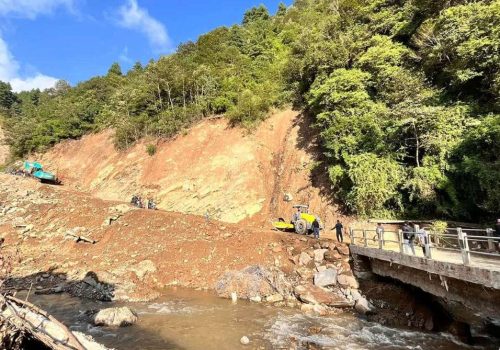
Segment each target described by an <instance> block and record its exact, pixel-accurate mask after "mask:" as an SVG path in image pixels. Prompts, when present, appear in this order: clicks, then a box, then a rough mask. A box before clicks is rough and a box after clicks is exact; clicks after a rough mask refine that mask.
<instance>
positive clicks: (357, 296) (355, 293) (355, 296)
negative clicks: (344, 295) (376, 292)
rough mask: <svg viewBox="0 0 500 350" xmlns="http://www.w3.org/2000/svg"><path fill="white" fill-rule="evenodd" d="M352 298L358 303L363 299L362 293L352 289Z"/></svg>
mask: <svg viewBox="0 0 500 350" xmlns="http://www.w3.org/2000/svg"><path fill="white" fill-rule="evenodd" d="M351 296H352V300H354V301H358V300H359V299H361V298H362V297H363V296H362V295H361V293H360V292H359V290H357V289H351Z"/></svg>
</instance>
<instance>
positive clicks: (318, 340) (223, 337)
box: [30, 288, 498, 350]
mask: <svg viewBox="0 0 500 350" xmlns="http://www.w3.org/2000/svg"><path fill="white" fill-rule="evenodd" d="M162 294H163V295H162V297H161V298H159V299H157V300H155V301H152V302H140V303H123V302H119V303H103V302H96V301H92V300H85V299H79V298H74V297H70V296H68V295H66V294H59V295H42V296H38V295H37V296H33V297H32V299H31V298H30V299H31V300H32V301H33V302H35V303H37V304H38V305H40V306H41V307H44V308H46V309H47V310H48V311H50V312H51V313H53V314H54V315H55V316H56V317H57V318H58V319H59V320H61V321H63V322H64V323H65V324H67V325H68V326H69V327H70V328H71V329H72V330H76V331H81V332H84V333H87V334H90V335H92V336H93V337H94V338H95V339H96V340H97V341H99V342H101V343H102V344H104V345H106V346H108V347H114V348H116V349H117V350H121V349H130V350H135V349H151V350H155V349H192V350H197V349H207V350H211V349H214V350H215V349H221V350H222V349H228V350H229V349H238V348H242V349H244V348H250V349H442V350H451V349H470V348H471V347H469V346H467V345H466V344H464V343H462V342H460V341H459V340H458V338H455V337H453V336H451V335H447V334H440V333H434V334H433V333H427V332H417V331H411V330H409V329H397V328H391V327H386V326H382V325H380V324H378V323H375V322H368V321H366V320H363V319H360V318H359V317H357V316H356V315H355V314H354V313H351V312H341V313H339V314H337V315H335V316H330V317H318V316H313V315H305V314H303V313H302V312H300V311H298V310H295V309H289V308H278V307H273V306H269V305H262V304H256V303H252V302H248V301H242V300H239V301H238V302H237V303H236V304H233V303H232V302H231V301H229V300H226V299H221V298H218V297H217V296H216V295H215V294H214V293H213V292H210V291H194V290H190V289H184V288H174V289H172V288H170V289H167V290H164V291H163V293H162ZM109 306H129V307H131V308H133V309H134V310H136V311H137V313H138V315H139V321H138V323H137V324H136V325H134V326H131V327H127V328H101V327H95V326H93V325H92V324H91V323H90V322H89V321H88V319H87V318H86V317H85V311H87V310H92V309H99V308H103V307H109ZM242 336H247V337H248V338H249V339H250V344H249V345H248V346H246V347H245V346H243V345H241V344H240V338H241V337H242ZM497 347H498V346H497ZM497 347H495V346H494V345H493V344H491V346H486V347H484V349H496V348H497Z"/></svg>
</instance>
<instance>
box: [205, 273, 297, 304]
mask: <svg viewBox="0 0 500 350" xmlns="http://www.w3.org/2000/svg"><path fill="white" fill-rule="evenodd" d="M215 291H216V292H217V295H219V296H220V297H223V298H231V294H232V293H236V294H237V296H238V298H239V299H248V300H249V299H252V298H256V297H261V298H264V297H268V296H271V295H275V294H281V295H282V296H283V297H287V296H289V295H292V285H291V284H290V282H289V281H288V280H287V279H286V277H285V275H284V273H283V272H282V271H280V270H279V269H274V270H269V269H266V268H264V267H262V266H258V265H254V266H249V267H246V268H245V269H243V270H241V271H229V272H226V273H225V274H224V275H223V276H222V278H220V279H219V281H218V282H217V284H216V286H215Z"/></svg>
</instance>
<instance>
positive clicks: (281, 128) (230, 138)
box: [41, 110, 336, 227]
mask: <svg viewBox="0 0 500 350" xmlns="http://www.w3.org/2000/svg"><path fill="white" fill-rule="evenodd" d="M151 142H152V141H143V142H140V143H138V144H137V145H135V146H133V147H132V148H130V149H128V150H126V151H122V152H119V151H117V150H116V149H115V147H114V145H113V133H112V131H105V132H102V133H99V134H94V135H88V136H86V137H84V138H82V139H81V140H77V141H67V142H63V143H61V144H59V145H57V146H56V147H54V148H53V149H52V150H51V151H50V152H48V153H47V154H45V155H44V156H43V157H42V159H41V161H42V162H43V164H44V165H45V166H46V168H47V169H48V170H52V171H55V172H57V174H58V176H59V177H60V178H61V179H62V181H63V183H64V185H65V186H66V187H71V188H74V189H77V190H79V191H85V192H88V193H91V194H92V195H94V196H96V197H98V198H101V199H106V200H117V201H128V200H129V199H130V198H131V196H132V195H133V194H140V195H142V197H143V198H144V199H145V198H148V197H154V199H155V200H156V201H157V202H158V206H159V208H161V209H164V210H167V211H173V212H181V213H187V214H196V215H203V214H205V213H206V212H207V211H208V212H209V213H210V216H211V217H212V218H216V219H219V220H222V221H225V222H229V223H237V222H241V221H243V220H252V221H253V222H254V223H255V224H258V225H259V226H261V227H262V226H263V225H269V221H270V219H271V218H275V217H278V216H285V217H286V218H288V217H289V216H290V215H291V211H292V208H291V206H292V204H294V203H303V204H309V205H310V206H311V211H312V212H314V213H317V214H319V215H320V216H321V217H322V218H323V220H324V221H325V220H326V222H327V223H328V224H329V225H330V224H331V223H332V222H333V219H334V216H335V217H336V213H334V208H332V207H331V206H330V205H329V203H328V200H327V198H326V197H324V196H322V195H321V194H320V189H319V188H318V187H314V186H312V182H311V170H312V169H313V168H314V164H315V162H314V149H315V144H314V140H312V139H311V138H310V137H309V132H308V126H307V122H306V120H305V118H304V117H303V116H302V115H300V114H298V113H297V112H294V111H291V110H288V111H284V112H280V113H276V114H274V115H273V116H271V117H270V118H269V119H268V120H266V121H265V122H263V123H262V124H261V125H260V126H259V127H258V128H257V129H256V130H254V131H252V132H248V131H247V130H244V129H241V128H238V127H231V126H229V125H228V122H227V120H225V119H214V120H205V121H203V122H201V123H199V124H197V125H196V126H194V127H193V128H191V129H190V130H189V131H188V132H186V133H185V134H184V135H180V136H178V137H176V138H175V139H173V140H170V141H163V142H159V143H157V151H156V153H155V154H154V155H153V156H149V155H148V154H147V152H146V145H147V144H149V143H151ZM153 142H155V143H156V141H153ZM284 193H290V194H291V195H292V196H293V197H294V198H293V201H292V202H288V203H287V202H284V201H283V196H284ZM249 218H250V219H249Z"/></svg>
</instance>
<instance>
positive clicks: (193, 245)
mask: <svg viewBox="0 0 500 350" xmlns="http://www.w3.org/2000/svg"><path fill="white" fill-rule="evenodd" d="M71 235H78V236H84V237H86V238H90V239H93V240H96V241H97V243H96V244H89V243H84V242H80V243H75V241H74V240H73V239H72V236H71ZM0 236H1V237H4V238H5V243H4V244H3V245H2V248H1V249H2V255H3V256H4V258H3V259H7V260H8V261H10V262H11V263H12V267H13V269H14V270H13V278H27V277H29V276H34V275H37V276H39V277H42V278H39V277H37V278H36V286H37V288H38V287H39V288H41V287H43V286H44V283H45V282H48V280H49V279H50V278H52V277H50V278H49V277H48V273H50V276H58V275H60V274H63V275H64V276H65V278H67V279H72V280H82V279H84V277H85V276H87V275H88V274H89V273H91V274H93V275H96V276H97V279H98V280H99V281H102V282H103V283H106V284H108V285H110V286H112V288H113V289H114V292H113V293H114V295H115V297H116V298H117V299H124V298H125V299H127V298H132V299H149V298H152V297H154V296H155V295H154V293H156V291H155V290H157V289H158V288H162V287H164V286H167V285H179V286H185V287H191V288H207V289H211V288H213V287H214V284H215V282H216V281H217V280H218V279H219V278H220V276H221V275H222V274H223V273H224V272H226V271H228V270H239V269H242V268H244V267H247V266H249V265H260V266H279V267H280V268H282V269H284V271H287V270H291V269H292V262H291V261H290V260H289V257H290V255H289V254H290V251H289V248H290V247H293V246H297V247H299V248H300V247H303V246H304V245H307V244H309V243H310V244H313V243H314V242H315V241H314V240H312V239H310V238H307V239H306V238H300V239H299V237H298V236H296V235H292V234H287V233H278V232H275V231H271V230H269V229H267V230H266V229H264V230H263V229H253V228H251V227H245V228H242V227H240V225H235V224H224V223H220V222H216V221H210V222H207V221H206V220H205V219H204V218H203V217H200V216H193V215H188V214H180V213H169V212H162V211H151V210H145V209H136V208H133V207H131V206H130V205H127V204H123V203H118V202H111V201H104V200H101V199H97V198H94V197H92V196H89V195H87V194H82V193H78V192H76V191H68V190H67V189H66V188H63V187H55V186H48V185H42V184H39V183H38V182H36V181H35V180H33V179H29V178H22V177H17V176H10V175H5V174H0ZM4 262H5V260H4ZM2 266H3V267H5V265H2ZM45 273H47V277H46V279H47V281H44V278H43V276H42V274H45ZM38 274H39V275H38ZM32 280H33V279H28V281H32ZM28 287H29V284H28V285H27V286H26V288H28ZM33 288H34V287H33ZM151 293H153V295H151Z"/></svg>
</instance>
